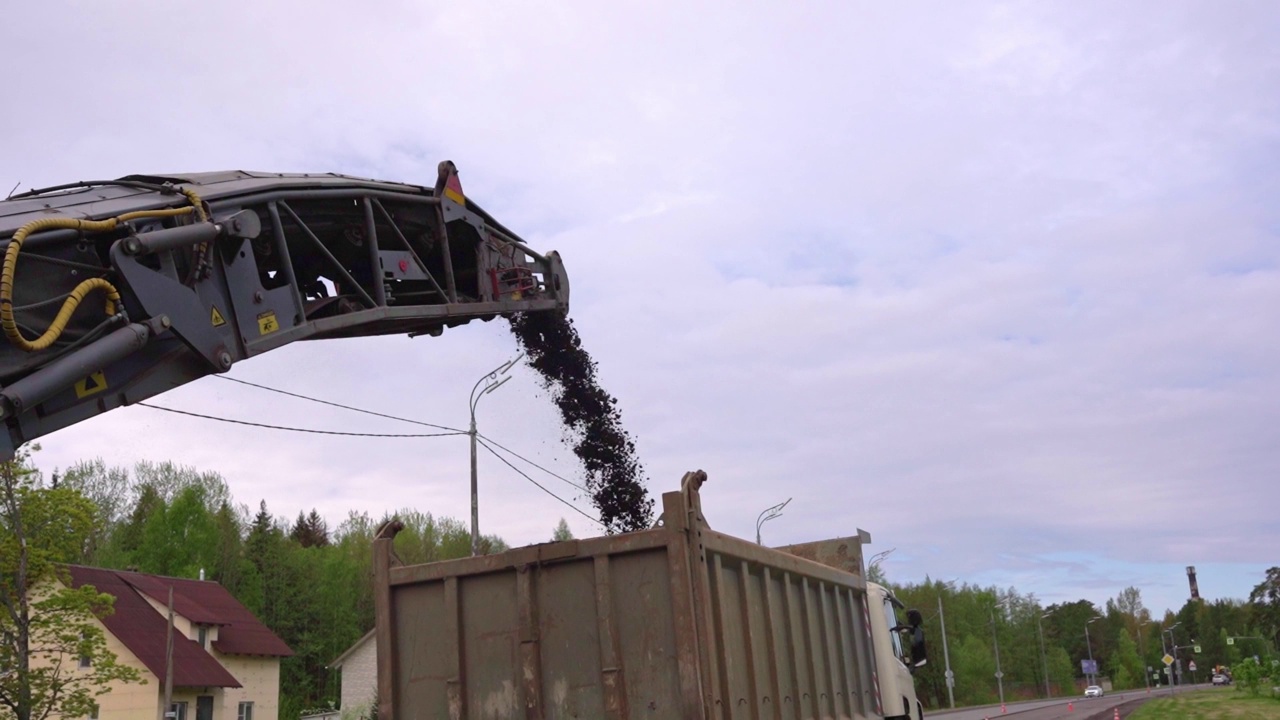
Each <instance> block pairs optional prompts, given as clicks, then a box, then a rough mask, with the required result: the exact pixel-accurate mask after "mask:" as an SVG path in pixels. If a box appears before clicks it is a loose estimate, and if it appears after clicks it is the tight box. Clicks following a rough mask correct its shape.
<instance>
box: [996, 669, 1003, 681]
mask: <svg viewBox="0 0 1280 720" xmlns="http://www.w3.org/2000/svg"><path fill="white" fill-rule="evenodd" d="M996 679H997V680H1002V679H1004V673H1002V672H1000V671H998V670H997V671H996Z"/></svg>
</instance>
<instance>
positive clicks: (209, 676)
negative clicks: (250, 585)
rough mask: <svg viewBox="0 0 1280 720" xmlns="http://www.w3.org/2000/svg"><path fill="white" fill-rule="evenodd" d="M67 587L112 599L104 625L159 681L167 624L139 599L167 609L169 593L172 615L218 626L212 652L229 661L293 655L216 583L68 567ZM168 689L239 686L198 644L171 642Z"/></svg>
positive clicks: (180, 637) (175, 638)
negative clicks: (84, 588) (242, 657)
mask: <svg viewBox="0 0 1280 720" xmlns="http://www.w3.org/2000/svg"><path fill="white" fill-rule="evenodd" d="M67 569H68V570H69V572H70V574H71V580H72V585H74V586H75V587H80V586H82V585H92V586H94V587H95V588H97V590H98V592H104V593H108V594H110V595H112V596H113V597H115V599H116V600H115V612H114V613H113V614H111V615H109V616H107V617H106V618H104V619H103V621H102V622H103V624H104V625H106V627H107V629H108V630H109V631H110V632H111V634H112V635H115V636H116V637H117V638H118V639H119V640H120V642H122V643H124V645H125V647H127V648H129V651H130V652H132V653H133V654H134V655H136V656H137V657H138V659H139V660H141V661H142V663H143V664H144V665H145V666H146V667H147V669H148V670H150V671H151V672H152V673H153V674H155V676H156V677H158V678H163V677H164V668H165V631H166V626H167V620H166V618H165V616H164V615H162V614H161V613H159V612H156V610H155V608H154V607H152V606H151V604H150V603H148V602H147V600H146V598H144V595H146V596H148V597H151V598H152V599H153V600H155V601H156V602H158V603H159V604H160V605H166V606H167V605H168V602H169V588H170V587H171V586H172V587H173V609H174V612H175V613H177V614H179V615H182V616H183V617H185V618H187V619H188V620H191V621H192V622H194V623H197V624H203V625H218V626H219V628H218V640H216V641H214V643H213V647H214V649H216V650H217V651H218V652H221V653H225V654H230V655H267V656H276V657H283V656H289V655H292V654H293V651H292V650H291V649H290V648H289V646H288V645H286V644H285V642H284V641H283V640H281V639H280V638H279V637H277V636H276V635H275V633H273V632H271V631H270V630H269V629H267V627H266V626H264V625H263V624H262V623H261V622H259V621H258V619H257V618H255V617H254V616H253V613H251V612H249V610H248V608H246V607H244V606H243V605H241V604H240V603H239V602H238V601H236V599H235V598H234V597H232V596H231V593H229V592H227V590H226V588H224V587H222V586H221V585H219V584H218V583H215V582H208V581H201V580H187V579H185V578H166V577H160V576H156V575H145V574H142V573H134V572H125V571H121V570H106V569H102V568H91V567H85V566H82V565H69V566H67ZM173 676H174V677H173V684H174V685H175V686H178V687H203V686H207V687H241V685H240V683H239V681H237V680H236V678H235V677H233V676H232V675H231V673H229V672H227V670H226V668H224V667H223V666H222V664H221V663H219V662H218V660H217V659H216V658H214V657H213V656H212V655H211V654H209V653H208V652H206V651H205V650H204V648H201V647H200V645H199V644H198V643H196V642H195V641H193V640H190V639H188V638H186V637H184V636H183V635H181V634H176V633H175V634H174V636H173Z"/></svg>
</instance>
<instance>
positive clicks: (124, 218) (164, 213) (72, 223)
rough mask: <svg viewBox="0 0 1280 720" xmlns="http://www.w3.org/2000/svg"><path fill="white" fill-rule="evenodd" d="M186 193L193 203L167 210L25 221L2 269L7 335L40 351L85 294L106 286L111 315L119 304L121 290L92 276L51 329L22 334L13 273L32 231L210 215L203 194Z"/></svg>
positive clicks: (0, 309) (0, 303)
mask: <svg viewBox="0 0 1280 720" xmlns="http://www.w3.org/2000/svg"><path fill="white" fill-rule="evenodd" d="M182 194H183V195H185V196H186V197H187V199H188V200H190V201H191V207H186V208H173V209H167V210H140V211H138V212H131V213H125V214H123V215H119V216H117V217H113V218H108V219H106V220H77V219H73V218H41V219H39V220H32V221H31V222H29V223H27V224H26V225H23V226H22V227H21V228H19V229H18V231H17V232H15V233H14V234H13V238H12V239H11V240H10V241H9V248H8V249H7V250H6V251H5V254H4V266H3V269H0V328H3V330H4V334H5V337H7V338H9V342H11V343H13V344H14V345H15V346H17V347H18V348H20V349H22V350H25V351H27V352H36V351H39V350H44V349H45V348H47V347H49V346H50V345H52V344H53V343H54V342H55V341H56V340H57V339H58V337H59V336H60V335H62V331H63V330H66V328H67V323H69V322H70V321H71V316H72V315H73V314H75V311H76V308H77V307H78V306H79V305H80V302H81V301H82V300H84V298H85V296H86V295H88V294H89V293H91V292H93V291H94V290H102V291H103V292H104V293H106V296H107V305H106V310H107V315H115V314H116V307H117V305H118V304H119V302H120V292H119V291H118V290H116V288H115V286H114V285H112V284H111V283H109V282H107V281H106V280H104V279H102V278H90V279H88V280H85V281H84V282H82V283H80V284H79V285H77V286H76V287H75V289H74V290H72V291H71V293H70V294H69V295H68V296H67V299H66V300H65V301H64V302H63V303H62V309H60V310H59V311H58V314H57V316H56V317H54V319H53V323H51V324H50V325H49V329H48V330H45V331H44V334H43V335H41V336H40V337H38V338H36V339H35V340H34V341H32V340H27V339H26V338H25V337H23V336H22V331H21V330H20V329H19V328H18V322H17V320H15V319H14V317H13V276H14V271H15V270H16V269H17V267H18V253H20V252H21V251H22V243H24V242H25V241H26V239H27V237H28V236H29V235H31V234H32V233H37V232H41V231H43V230H53V229H60V228H68V229H71V230H80V231H82V232H107V231H109V230H114V229H115V228H116V227H117V226H118V225H119V224H120V223H122V222H128V221H129V220H137V219H139V218H158V217H175V216H178V215H190V214H192V213H195V214H196V216H197V217H198V218H200V220H201V221H205V220H207V219H208V215H207V214H206V213H205V211H204V206H203V203H202V202H201V200H200V196H199V195H197V194H196V193H195V191H193V190H187V189H182Z"/></svg>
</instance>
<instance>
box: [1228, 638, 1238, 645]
mask: <svg viewBox="0 0 1280 720" xmlns="http://www.w3.org/2000/svg"><path fill="white" fill-rule="evenodd" d="M1227 644H1228V645H1235V644H1236V639H1235V638H1233V637H1229V638H1227Z"/></svg>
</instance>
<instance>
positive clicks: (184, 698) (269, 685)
mask: <svg viewBox="0 0 1280 720" xmlns="http://www.w3.org/2000/svg"><path fill="white" fill-rule="evenodd" d="M55 585H56V586H57V587H63V586H62V584H61V583H56V582H55ZM47 587H48V586H46V589H32V591H31V592H30V596H31V598H32V602H35V601H36V600H38V599H40V598H42V597H45V596H46V595H47V592H48V591H47ZM143 597H146V596H143ZM146 599H147V601H148V602H149V603H150V605H151V607H152V608H153V609H155V610H156V611H157V612H159V613H160V614H161V615H162V616H163V617H168V614H169V608H168V606H167V605H164V604H160V603H157V602H155V601H153V600H151V598H146ZM173 618H174V621H173V624H174V630H175V632H177V633H180V634H182V635H185V636H187V637H189V638H191V639H192V640H198V637H199V636H198V634H197V628H198V626H195V625H193V624H192V623H191V621H190V620H188V619H187V618H185V617H182V616H181V615H179V614H178V613H177V612H176V611H175V612H174V615H173ZM91 622H93V624H94V625H95V626H97V628H98V629H99V630H101V631H102V633H103V637H104V638H105V640H106V646H107V650H108V651H110V652H111V653H113V654H114V655H115V656H116V662H117V663H118V664H120V665H123V666H126V667H131V668H134V669H135V670H137V671H138V673H139V675H140V676H141V677H142V680H143V682H133V683H125V682H123V681H118V680H117V681H115V682H112V683H110V684H109V685H108V686H107V687H108V689H109V692H108V693H106V694H104V695H101V696H99V697H98V699H97V702H98V707H99V712H98V718H99V720H153V719H154V720H159V718H160V707H161V703H162V702H163V694H164V678H163V677H159V678H158V677H156V676H155V675H154V674H152V672H151V671H150V670H148V669H147V666H146V665H144V664H143V662H142V661H141V660H139V659H138V656H136V655H134V654H133V652H132V651H131V650H129V648H128V647H126V646H125V644H124V643H123V642H121V641H120V639H119V638H117V637H116V636H115V635H113V634H112V633H111V631H109V630H108V629H107V628H106V625H104V624H103V623H102V622H101V621H99V620H96V619H94V620H91ZM216 633H217V628H214V627H211V628H209V642H210V643H212V642H213V641H214V640H215V639H216V638H217V634H216ZM209 654H210V655H212V656H213V657H214V659H216V660H217V661H218V662H219V663H221V664H222V666H223V667H224V668H226V669H227V672H229V673H231V675H232V677H234V678H235V679H236V680H237V681H239V682H240V684H241V686H242V687H239V688H177V687H175V688H174V689H173V701H174V702H186V703H187V720H195V716H196V699H197V698H198V697H199V696H201V695H211V696H213V717H214V720H237V718H238V713H239V710H240V703H241V701H250V702H252V703H253V720H279V712H280V711H279V706H280V658H275V657H257V656H254V657H250V656H240V655H224V654H222V653H219V652H217V651H216V650H213V649H212V648H209ZM60 662H61V663H62V666H63V667H64V668H66V670H65V672H66V673H67V674H68V675H74V674H77V673H78V674H88V673H90V672H92V670H91V669H83V670H82V669H80V667H79V658H76V657H70V656H63V657H62V658H61V659H60ZM48 664H50V661H47V660H43V659H39V658H33V659H32V665H33V666H42V665H48Z"/></svg>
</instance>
